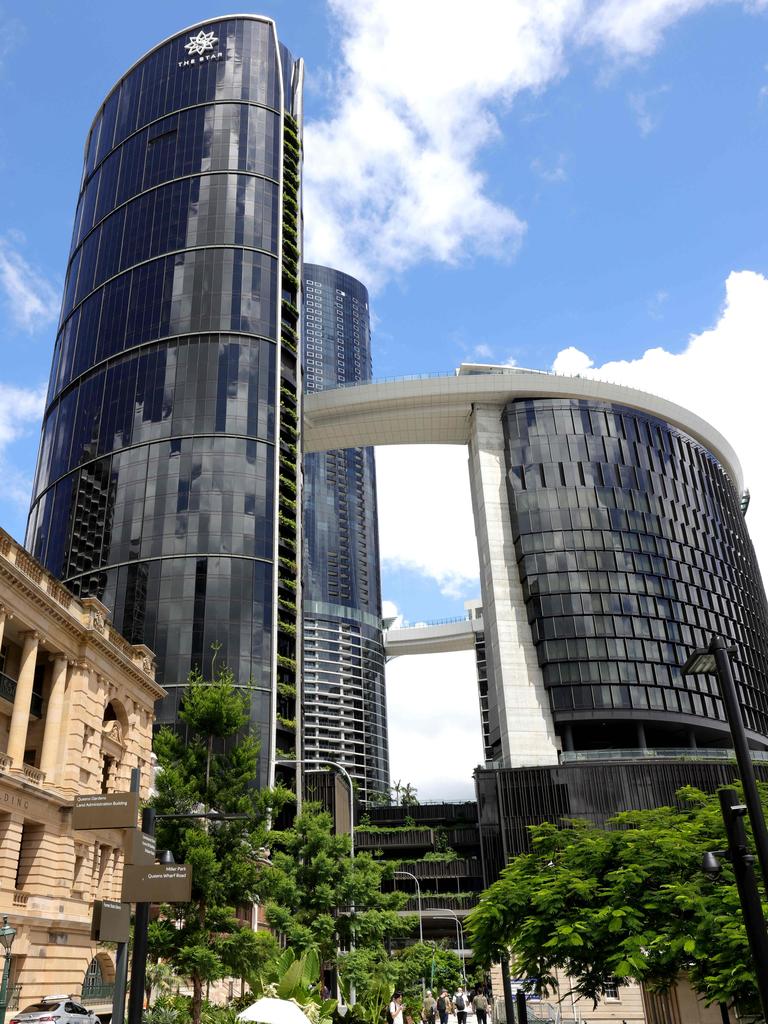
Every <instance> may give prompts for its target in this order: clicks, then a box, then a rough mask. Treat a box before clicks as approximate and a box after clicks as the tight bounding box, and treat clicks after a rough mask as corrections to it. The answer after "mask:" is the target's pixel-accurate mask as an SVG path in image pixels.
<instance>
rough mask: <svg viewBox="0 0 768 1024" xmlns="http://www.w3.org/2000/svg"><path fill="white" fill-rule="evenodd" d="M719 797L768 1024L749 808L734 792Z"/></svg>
mask: <svg viewBox="0 0 768 1024" xmlns="http://www.w3.org/2000/svg"><path fill="white" fill-rule="evenodd" d="M718 797H719V799H720V811H721V813H722V815H723V822H724V824H725V831H726V833H727V835H728V859H729V860H730V861H731V863H732V864H733V873H734V875H735V876H736V888H737V889H738V891H739V901H740V903H741V911H742V914H743V916H744V925H745V927H746V931H747V939H748V941H749V948H750V951H751V953H752V960H753V962H754V966H755V975H756V977H757V991H758V995H759V997H760V1005H761V1008H762V1011H763V1017H764V1019H765V1020H768V933H766V930H765V918H764V917H763V908H762V905H761V903H760V890H759V889H758V887H757V880H756V878H755V872H754V868H753V866H752V865H753V863H754V857H752V856H751V855H750V854H749V853H748V852H747V835H746V832H745V830H744V814H745V812H746V810H747V808H746V807H745V805H744V804H740V803H739V802H738V799H739V798H738V794H737V793H736V790H735V789H721V790H720V792H719V793H718ZM710 856H711V855H710Z"/></svg>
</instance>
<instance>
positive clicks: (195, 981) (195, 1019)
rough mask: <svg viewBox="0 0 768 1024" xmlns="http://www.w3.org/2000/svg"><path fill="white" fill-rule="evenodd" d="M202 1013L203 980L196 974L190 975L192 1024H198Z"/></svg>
mask: <svg viewBox="0 0 768 1024" xmlns="http://www.w3.org/2000/svg"><path fill="white" fill-rule="evenodd" d="M202 1011H203V980H202V978H198V976H197V975H196V974H193V975H192V1024H200V1015H201V1013H202Z"/></svg>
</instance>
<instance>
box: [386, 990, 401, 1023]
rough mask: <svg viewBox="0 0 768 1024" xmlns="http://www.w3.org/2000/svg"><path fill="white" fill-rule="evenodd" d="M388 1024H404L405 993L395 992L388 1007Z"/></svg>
mask: <svg viewBox="0 0 768 1024" xmlns="http://www.w3.org/2000/svg"><path fill="white" fill-rule="evenodd" d="M387 1024H403V993H402V992H395V994H394V995H393V996H392V1001H391V1002H390V1004H389V1006H388V1007H387Z"/></svg>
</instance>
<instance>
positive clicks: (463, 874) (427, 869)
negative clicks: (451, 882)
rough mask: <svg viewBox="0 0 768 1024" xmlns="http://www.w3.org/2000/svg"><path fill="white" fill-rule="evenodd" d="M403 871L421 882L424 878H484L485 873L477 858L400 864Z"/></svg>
mask: <svg viewBox="0 0 768 1024" xmlns="http://www.w3.org/2000/svg"><path fill="white" fill-rule="evenodd" d="M399 868H400V869H402V870H403V871H410V872H411V873H412V874H414V875H416V877H417V878H418V879H419V880H421V879H422V878H482V877H483V871H482V867H481V864H480V861H479V860H477V859H476V858H474V857H472V858H468V859H466V860H462V859H457V860H417V861H411V862H410V863H408V864H405V863H403V864H400V865H399Z"/></svg>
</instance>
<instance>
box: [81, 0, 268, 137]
mask: <svg viewBox="0 0 768 1024" xmlns="http://www.w3.org/2000/svg"><path fill="white" fill-rule="evenodd" d="M236 18H242V19H243V20H245V21H263V22H264V23H265V24H267V25H271V26H272V29H273V31H274V33H275V40H276V41H277V42H278V43H279V42H280V40H279V37H278V35H277V22H276V21H275V19H274V18H270V17H269V16H268V15H266V14H216V15H214V16H212V17H210V18H203V19H202V20H201V21H195V22H193V23H192V24H191V25H186V26H185V27H184V28H180V29H178V31H176V32H171V34H170V35H169V36H166V37H165V39H161V41H160V42H159V43H155V45H154V46H150V48H149V49H148V50H147V51H146V52H145V53H143V54H142V55H141V56H140V57H138V58H137V59H136V60H135V61H134V62H133V64H131V66H130V67H129V68H127V69H126V70H125V71H124V72H123V73H122V74H121V75H120V77H119V78H118V79H117V81H116V82H115V84H114V85H113V86H112V88H111V89H109V91H108V92H106V93H105V94H104V98H103V99H102V101H101V103H100V104H99V106H98V107H97V109H96V113H95V114H94V116H93V119H92V121H91V123H90V125H89V126H88V131H87V132H86V135H85V150H86V153H87V151H88V143H89V141H90V138H91V132H92V131H93V126H94V125H95V124H96V120H97V118H98V117H99V114H100V113H101V111H102V108H103V106H104V104H105V103H106V102H107V100H108V99H109V97H110V96H111V95H112V93H113V92H114V91H115V89H117V87H118V86H119V85H120V83H121V82H122V80H123V79H124V78H127V77H128V75H130V73H131V72H132V71H134V70H135V69H136V68H137V67H138V66H139V64H141V63H142V62H143V61H145V60H146V59H147V57H151V56H152V54H153V53H154V52H155V50H159V49H160V48H161V47H162V46H165V45H166V43H170V42H171V40H172V39H176V37H177V36H183V35H186V33H187V32H190V31H192V29H196V28H201V27H202V26H203V25H210V23H211V22H212V21H230V20H233V19H236Z"/></svg>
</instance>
